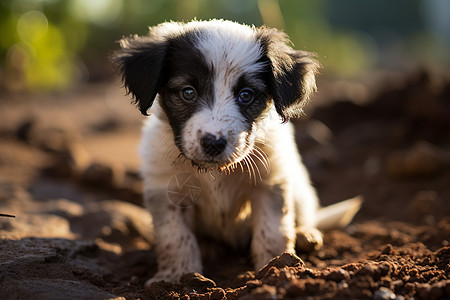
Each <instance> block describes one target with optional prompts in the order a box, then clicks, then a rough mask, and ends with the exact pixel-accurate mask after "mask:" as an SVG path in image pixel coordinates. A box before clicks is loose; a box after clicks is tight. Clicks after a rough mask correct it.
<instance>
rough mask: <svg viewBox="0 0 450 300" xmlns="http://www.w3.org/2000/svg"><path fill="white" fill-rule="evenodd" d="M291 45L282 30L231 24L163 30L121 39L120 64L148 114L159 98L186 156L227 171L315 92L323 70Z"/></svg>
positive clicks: (170, 26)
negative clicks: (272, 119)
mask: <svg viewBox="0 0 450 300" xmlns="http://www.w3.org/2000/svg"><path fill="white" fill-rule="evenodd" d="M286 42H287V38H286V36H285V35H284V34H282V33H281V32H279V31H277V30H273V29H264V28H261V29H255V28H251V27H248V26H244V25H239V24H237V23H232V22H228V21H217V20H214V21H209V22H196V21H195V22H190V23H187V24H181V23H163V24H161V25H159V26H157V27H154V28H151V29H150V35H149V36H147V37H133V38H126V39H123V40H122V41H121V46H122V50H120V51H118V53H117V55H116V57H115V59H116V61H117V62H118V63H119V66H120V70H121V72H122V74H123V81H124V84H125V86H126V87H127V89H128V90H129V92H131V93H132V95H133V96H134V98H135V102H136V104H137V105H138V106H139V108H140V110H141V112H142V113H143V114H146V113H147V110H148V109H149V108H150V106H151V105H152V103H153V101H154V99H155V97H156V95H157V94H159V97H158V101H159V103H160V106H161V107H162V109H163V110H164V112H165V114H166V115H167V119H168V121H169V123H170V126H171V127H172V130H173V133H174V140H175V144H176V146H177V147H178V149H179V150H180V152H181V153H182V154H183V155H184V156H185V157H187V158H188V159H190V160H191V161H192V163H193V164H194V165H195V166H197V167H199V168H201V169H218V170H224V169H227V168H229V167H230V166H231V167H232V166H235V165H236V164H237V163H239V162H240V161H242V160H244V159H245V158H246V157H247V156H248V155H249V154H250V153H251V152H252V151H254V149H255V142H256V141H257V137H258V134H257V129H258V124H259V122H261V121H262V120H263V119H264V118H265V117H266V115H267V112H268V111H269V110H270V109H271V108H272V107H275V109H276V110H277V112H278V113H279V114H280V116H281V118H282V119H283V120H284V121H286V120H288V119H289V118H290V117H292V116H295V115H298V114H299V113H300V112H301V107H302V105H303V102H304V100H306V99H307V98H308V97H309V94H310V93H311V92H312V91H313V90H315V80H314V74H315V73H316V71H317V68H318V63H317V62H316V61H315V60H313V59H312V58H311V55H309V54H308V53H306V52H303V51H294V50H293V49H292V48H290V47H288V46H286Z"/></svg>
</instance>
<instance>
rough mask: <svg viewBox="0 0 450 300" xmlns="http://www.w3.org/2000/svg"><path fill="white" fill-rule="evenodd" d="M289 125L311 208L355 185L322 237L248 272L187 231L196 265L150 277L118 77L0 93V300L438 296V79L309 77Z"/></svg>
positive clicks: (441, 201) (134, 130)
mask: <svg viewBox="0 0 450 300" xmlns="http://www.w3.org/2000/svg"><path fill="white" fill-rule="evenodd" d="M319 90H320V92H319V94H318V95H317V97H315V99H314V100H313V101H312V103H311V105H310V106H309V107H308V109H307V116H306V117H305V118H303V119H301V120H296V121H295V124H296V127H297V129H298V130H297V135H296V138H297V142H298V145H299V149H300V151H301V153H302V155H303V159H304V162H305V164H306V166H307V167H308V169H309V170H310V173H311V178H312V181H313V183H314V185H315V186H316V188H317V191H318V194H319V196H320V199H321V202H322V204H323V205H328V204H331V203H334V202H337V201H341V200H344V199H347V198H350V197H353V196H355V195H362V196H363V197H364V203H363V205H362V208H361V211H360V212H359V213H358V215H357V216H356V218H355V220H354V221H353V223H352V224H351V225H350V226H348V227H347V228H346V229H344V230H333V231H330V232H327V233H325V238H324V239H325V240H324V247H323V248H322V249H321V250H319V251H316V252H314V253H311V254H302V253H298V255H299V257H295V256H292V255H288V254H283V255H282V256H280V257H277V258H275V259H274V260H273V261H272V262H271V263H269V265H267V266H266V267H265V268H263V269H262V270H259V271H258V272H255V271H253V270H252V266H251V263H250V258H249V254H248V253H247V252H242V253H236V252H234V251H232V250H231V249H229V248H227V246H226V245H222V244H220V243H218V242H216V241H212V240H202V241H200V242H201V248H202V255H203V256H204V258H203V259H204V265H205V273H204V274H203V275H205V276H206V277H203V276H201V275H199V274H187V275H186V276H184V277H183V278H182V282H181V284H169V283H164V282H160V283H155V284H153V285H152V286H151V288H150V289H148V290H146V289H144V287H143V284H144V282H145V281H146V280H147V279H148V278H149V277H151V276H152V274H154V272H155V271H156V255H155V253H154V252H153V251H152V247H151V245H152V236H151V227H152V224H151V218H150V216H149V214H148V213H147V212H146V211H145V210H144V209H143V208H142V207H141V206H140V205H141V203H142V201H141V182H140V180H139V176H138V166H139V161H138V158H137V155H136V147H137V144H138V142H139V136H140V124H141V121H142V119H143V117H141V116H139V113H138V111H137V110H136V109H135V108H134V107H132V106H131V105H130V104H129V99H126V98H125V97H124V96H123V91H122V90H121V88H120V87H119V85H118V84H97V85H89V86H87V87H83V88H80V89H79V90H77V91H73V92H71V93H61V94H52V95H27V94H20V95H18V94H6V93H2V94H0V213H3V214H11V215H15V218H10V217H0V266H1V267H0V298H2V299H30V298H32V299H376V300H382V299H399V300H400V299H450V245H449V242H450V154H449V153H450V130H449V129H450V77H449V76H448V74H444V75H442V74H439V75H438V74H434V73H430V72H427V71H423V70H418V71H414V72H408V73H402V72H398V73H395V72H379V73H373V74H370V75H368V76H365V77H364V78H362V79H361V82H358V83H355V82H346V81H335V80H333V81H329V80H325V79H322V80H321V82H320V83H319Z"/></svg>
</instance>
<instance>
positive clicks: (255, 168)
mask: <svg viewBox="0 0 450 300" xmlns="http://www.w3.org/2000/svg"><path fill="white" fill-rule="evenodd" d="M248 158H249V160H250V162H251V163H252V165H254V170H256V172H255V185H256V173H258V177H259V180H260V181H262V177H261V172H260V171H259V167H258V164H257V163H256V162H255V160H254V159H253V157H251V156H248Z"/></svg>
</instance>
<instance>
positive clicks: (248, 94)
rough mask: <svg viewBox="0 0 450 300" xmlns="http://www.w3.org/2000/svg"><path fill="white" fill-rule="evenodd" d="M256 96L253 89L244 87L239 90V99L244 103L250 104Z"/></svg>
mask: <svg viewBox="0 0 450 300" xmlns="http://www.w3.org/2000/svg"><path fill="white" fill-rule="evenodd" d="M254 98H255V93H254V92H253V91H252V90H251V89H249V88H246V89H242V90H241V91H240V92H239V98H238V101H239V102H240V103H242V104H249V103H251V102H252V101H253V99H254Z"/></svg>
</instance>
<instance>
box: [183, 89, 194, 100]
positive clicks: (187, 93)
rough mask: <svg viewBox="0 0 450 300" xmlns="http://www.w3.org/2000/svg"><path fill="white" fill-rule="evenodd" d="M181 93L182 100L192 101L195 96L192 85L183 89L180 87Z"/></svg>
mask: <svg viewBox="0 0 450 300" xmlns="http://www.w3.org/2000/svg"><path fill="white" fill-rule="evenodd" d="M181 95H182V96H183V98H184V100H187V101H192V100H194V99H195V97H196V96H197V95H196V92H195V90H194V88H192V87H185V88H184V89H182V90H181Z"/></svg>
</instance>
